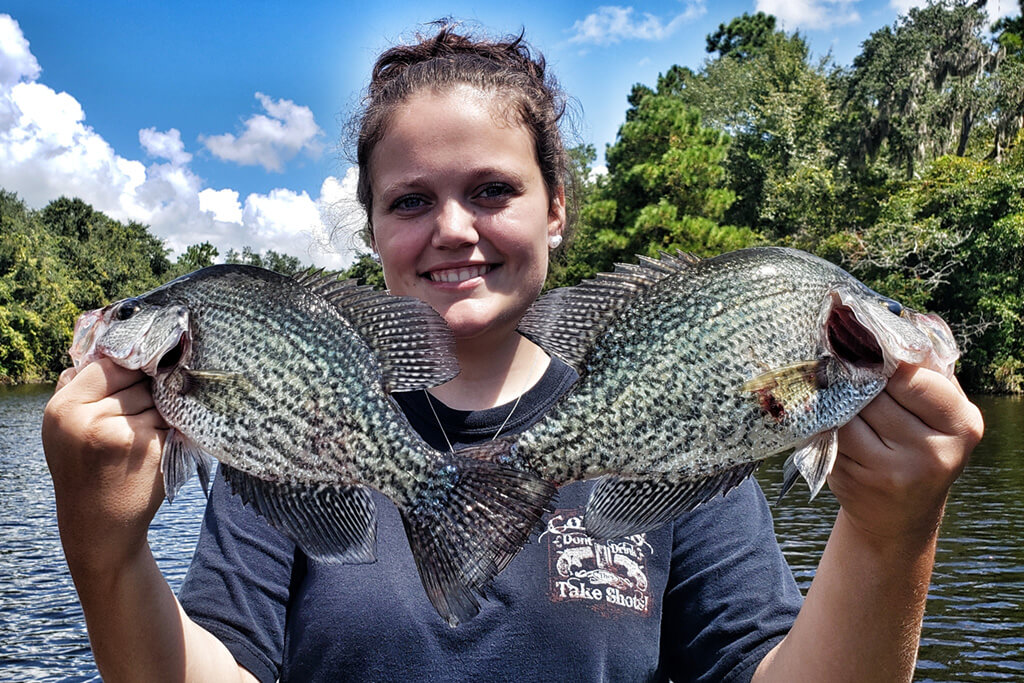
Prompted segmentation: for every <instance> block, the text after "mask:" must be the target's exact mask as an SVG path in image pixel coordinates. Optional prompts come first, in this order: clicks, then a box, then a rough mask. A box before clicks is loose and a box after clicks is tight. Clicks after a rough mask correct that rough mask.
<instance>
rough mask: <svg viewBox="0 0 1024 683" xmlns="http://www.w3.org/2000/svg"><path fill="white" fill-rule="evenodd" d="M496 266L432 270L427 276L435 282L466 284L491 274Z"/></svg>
mask: <svg viewBox="0 0 1024 683" xmlns="http://www.w3.org/2000/svg"><path fill="white" fill-rule="evenodd" d="M493 268H494V266H492V265H490V264H487V263H482V264H479V265H473V266H461V267H458V268H439V269H437V270H431V271H430V272H428V273H427V274H426V276H427V277H429V278H430V279H431V281H433V282H446V283H457V282H465V281H466V280H470V279H472V278H475V277H481V276H483V275H486V274H487V273H489V272H491V270H492V269H493Z"/></svg>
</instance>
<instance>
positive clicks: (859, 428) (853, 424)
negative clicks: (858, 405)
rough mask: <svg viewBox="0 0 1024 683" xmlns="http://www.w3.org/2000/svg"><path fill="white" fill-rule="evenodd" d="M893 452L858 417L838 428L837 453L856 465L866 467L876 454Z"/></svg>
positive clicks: (868, 425) (866, 423) (864, 421)
mask: <svg viewBox="0 0 1024 683" xmlns="http://www.w3.org/2000/svg"><path fill="white" fill-rule="evenodd" d="M892 452H895V449H893V448H892V447H891V446H890V445H889V444H888V443H886V441H885V440H884V439H883V438H882V437H881V436H879V435H878V433H877V432H876V431H875V430H874V429H873V428H872V427H871V425H870V424H869V423H868V422H867V421H866V420H864V419H863V418H861V417H860V416H859V415H858V416H856V417H854V418H853V419H852V420H850V421H849V422H847V423H846V424H845V425H843V426H842V427H840V428H839V453H840V455H844V456H846V457H847V458H848V459H850V460H852V461H853V462H855V463H856V464H858V465H861V466H864V467H868V466H869V463H868V461H869V460H874V459H876V458H877V457H878V456H877V454H878V453H892Z"/></svg>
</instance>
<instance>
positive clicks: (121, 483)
mask: <svg viewBox="0 0 1024 683" xmlns="http://www.w3.org/2000/svg"><path fill="white" fill-rule="evenodd" d="M561 111H562V97H561V94H560V92H559V91H558V89H557V87H556V86H555V84H554V81H553V80H552V79H551V77H550V75H548V74H546V73H545V69H544V62H543V60H542V59H540V58H536V59H535V58H533V57H532V56H531V54H530V51H529V49H528V47H527V46H526V45H525V44H524V43H522V42H521V41H520V40H510V41H489V40H474V39H472V38H470V37H467V36H462V35H459V34H457V33H455V32H453V31H451V30H449V29H442V30H441V31H440V32H439V33H438V34H437V35H435V36H433V37H431V38H428V39H425V40H423V41H421V42H420V43H418V44H415V45H411V46H406V47H397V48H393V49H391V50H389V51H387V52H385V53H384V54H383V55H382V56H381V58H380V59H379V60H378V63H377V65H376V67H375V69H374V73H373V80H372V83H371V85H370V88H369V95H368V98H367V105H366V108H365V111H364V112H363V116H362V119H361V124H362V125H361V129H360V136H359V141H358V161H359V167H360V187H359V195H360V199H361V200H362V202H363V204H364V205H365V207H366V209H367V214H368V216H369V218H370V221H369V223H370V229H371V235H370V237H371V242H372V244H373V247H374V249H375V250H376V252H377V253H378V254H379V255H380V259H381V264H382V266H383V268H384V274H385V277H386V280H387V284H388V287H389V288H390V290H391V291H392V292H393V293H395V294H403V295H412V296H416V297H419V298H421V299H423V300H424V301H427V302H428V303H430V304H431V305H432V306H433V307H434V308H435V309H436V310H437V311H438V312H439V313H441V315H443V316H444V317H445V319H446V320H447V322H448V324H449V325H450V326H451V328H452V329H453V330H454V332H455V335H456V338H457V353H458V358H459V364H460V366H461V369H462V370H461V373H460V374H459V375H458V377H456V378H455V379H454V380H452V381H451V382H449V383H447V384H445V385H443V386H440V387H437V388H435V389H431V390H430V392H429V393H427V392H415V393H411V394H401V395H398V396H397V397H396V398H397V400H398V402H399V404H400V405H401V407H402V409H403V410H404V411H405V413H406V414H407V416H408V417H409V419H410V421H411V423H412V424H413V426H414V427H415V428H416V429H417V430H418V431H419V432H420V433H421V434H423V436H424V438H426V439H427V440H428V441H429V442H430V443H432V444H433V445H434V446H435V447H437V448H445V449H447V448H453V449H457V448H459V447H460V446H462V445H465V444H469V443H473V442H477V441H482V440H485V439H492V438H494V437H496V436H497V435H498V434H499V433H500V434H507V433H511V432H514V431H519V430H523V429H526V428H527V427H529V426H530V425H531V424H532V423H534V422H535V421H536V420H538V419H539V417H540V416H541V415H542V414H543V413H544V412H545V411H546V410H547V409H548V408H549V407H550V406H551V405H552V404H553V403H554V402H555V401H556V400H557V399H558V397H559V396H560V395H562V394H563V393H564V392H565V391H566V390H567V389H568V388H569V386H570V385H571V384H572V382H573V381H574V380H575V378H576V375H575V373H574V371H573V370H572V369H570V368H569V367H568V366H566V365H565V364H564V363H561V362H560V361H558V360H557V359H552V358H549V357H548V356H547V354H545V353H544V351H543V350H542V349H540V348H539V347H538V346H536V345H535V344H533V343H531V342H530V341H528V340H526V339H525V338H523V337H522V336H520V335H519V334H518V333H517V332H516V326H517V323H518V321H519V319H520V318H521V316H522V315H523V313H524V312H525V311H526V309H527V308H528V307H529V306H530V304H531V303H532V302H533V300H534V299H535V298H536V297H537V295H538V294H539V292H540V290H541V285H542V283H543V281H544V277H545V273H546V270H547V263H548V255H549V250H551V249H553V248H556V247H557V246H558V244H559V242H560V241H561V237H562V234H563V232H564V230H565V228H566V210H565V193H564V177H565V152H564V149H563V148H562V143H561V140H560V137H559V132H558V120H559V116H560V113H561ZM981 433H982V422H981V417H980V414H979V412H978V411H977V409H976V408H975V407H974V406H973V405H972V404H971V403H970V402H969V401H968V400H967V399H966V397H965V396H964V395H963V393H962V392H961V391H960V390H959V387H958V386H957V385H956V383H955V382H950V381H947V380H946V379H945V378H944V377H942V376H941V375H939V374H937V373H933V372H930V371H927V370H920V369H914V368H909V367H904V368H901V369H900V370H899V371H898V372H897V373H896V375H895V376H894V377H893V378H892V380H891V381H890V383H889V385H888V388H887V389H886V391H885V393H883V394H882V395H881V396H879V397H878V398H877V399H876V400H875V401H874V402H873V403H871V404H870V405H869V406H868V407H867V408H865V409H864V411H863V412H862V413H861V415H860V416H859V417H857V418H855V419H854V420H853V421H852V422H851V423H850V424H848V425H847V426H846V427H845V428H844V429H843V430H842V431H841V443H840V457H839V459H838V462H837V463H836V466H835V470H834V472H833V473H832V475H831V477H830V479H829V484H830V487H831V489H832V491H833V492H834V493H835V495H836V496H837V498H838V499H839V501H840V503H841V504H842V508H841V510H840V512H839V516H838V518H837V519H836V523H835V527H834V529H833V531H832V535H831V537H830V539H829V542H828V546H827V548H826V550H825V553H824V556H823V557H822V560H821V564H820V565H819V568H818V571H817V574H816V576H815V579H814V581H813V583H812V585H811V588H810V590H809V592H808V595H807V596H806V599H801V597H800V595H799V592H798V591H797V589H796V586H795V583H794V581H793V577H792V575H791V573H790V571H789V569H788V567H787V566H786V564H785V561H784V559H783V557H782V554H781V552H780V550H779V548H778V545H777V543H776V541H775V537H774V533H773V530H772V526H771V518H770V515H769V512H768V508H767V505H766V503H765V500H764V496H763V494H762V493H761V491H760V489H759V488H758V487H757V484H756V483H755V482H754V481H753V480H749V481H747V482H746V483H745V484H743V485H741V486H740V487H738V488H737V489H735V490H733V491H732V492H730V493H729V494H728V495H727V496H725V497H722V498H718V499H715V500H714V501H712V502H710V503H708V504H706V505H704V506H701V507H699V508H698V509H697V510H695V511H694V512H692V513H688V514H686V515H683V516H682V517H680V518H679V519H677V520H675V521H674V522H673V523H672V524H670V525H666V526H665V527H664V528H662V529H658V530H656V531H654V532H651V533H648V534H644V535H639V536H637V537H633V538H630V539H624V540H622V541H621V542H615V543H605V544H601V543H594V542H591V541H590V539H589V538H588V537H586V535H585V534H584V533H582V531H581V529H580V519H581V512H582V507H583V505H584V503H585V501H586V497H587V493H588V492H589V490H590V486H591V485H592V484H591V483H590V482H583V483H577V484H571V485H569V486H566V487H564V488H563V489H561V490H560V492H559V496H558V499H557V501H556V503H555V507H556V508H557V509H556V510H555V512H554V513H553V514H552V515H551V516H550V518H549V519H547V520H546V525H547V526H546V529H545V530H544V532H543V533H542V534H541V536H540V538H539V539H538V540H537V541H535V542H531V543H530V544H529V545H528V546H527V547H526V548H524V550H523V551H522V552H521V553H520V554H519V555H518V556H517V557H516V559H515V560H513V562H512V563H511V564H510V565H509V567H508V568H507V569H506V570H505V571H504V572H503V573H502V574H500V575H499V576H498V577H497V579H496V580H495V582H494V585H493V587H492V588H491V589H490V599H489V600H488V601H486V602H485V603H484V605H483V609H482V611H481V612H480V614H479V615H478V616H477V617H475V618H474V619H472V620H471V621H469V622H468V623H465V624H462V625H460V626H459V627H458V628H455V629H452V628H449V627H448V626H447V624H445V623H444V622H443V621H442V620H441V619H440V618H438V616H437V614H436V613H435V612H434V610H433V608H432V607H431V606H430V604H429V602H428V601H427V599H426V596H425V595H424V593H423V590H422V588H421V586H420V585H419V579H418V577H417V574H416V571H415V568H414V565H413V561H412V557H411V555H410V552H409V549H408V546H407V545H406V542H405V540H404V535H403V533H402V529H401V523H400V521H399V519H398V516H397V513H396V512H395V510H394V508H393V507H392V506H390V505H389V504H388V503H387V501H386V499H384V498H383V497H378V500H377V501H376V502H377V507H378V510H379V511H380V520H379V528H380V531H379V534H378V538H379V548H378V556H379V559H378V561H377V562H376V563H374V564H369V565H326V564H320V563H317V562H314V561H311V560H309V559H308V558H306V557H305V556H304V555H303V554H302V552H301V551H299V550H297V549H296V547H295V546H294V544H292V543H291V542H290V541H289V540H288V539H287V538H285V537H284V536H282V535H281V534H279V533H278V532H276V531H275V530H274V529H273V528H271V527H269V526H268V525H267V524H266V523H265V522H264V521H263V520H262V519H261V518H259V517H257V516H256V515H255V514H254V513H253V512H252V511H251V510H250V509H248V508H245V507H244V506H242V505H241V503H240V501H239V499H238V498H237V497H236V496H232V495H230V493H229V492H228V491H227V489H226V486H225V484H224V483H223V481H222V480H220V479H219V478H218V479H217V481H216V482H215V484H214V488H213V493H212V495H211V500H210V503H209V506H208V509H207V514H206V518H205V520H204V523H203V530H202V534H201V537H200V541H199V547H198V549H197V552H196V555H195V558H194V560H193V565H192V568H191V570H190V572H189V575H188V577H187V578H186V580H185V584H184V586H183V588H182V591H181V594H180V596H179V597H180V602H179V600H178V599H176V598H175V596H174V595H173V594H172V592H171V590H170V588H169V587H168V585H167V582H166V581H165V580H164V578H163V577H162V576H161V575H160V572H159V570H158V568H157V565H156V563H155V562H154V560H153V557H152V555H151V553H150V550H149V546H148V544H147V540H146V532H147V528H148V525H149V523H150V521H151V520H152V518H153V515H154V514H155V512H156V510H157V508H158V507H159V505H160V502H161V500H162V485H161V479H160V469H159V459H160V451H161V446H162V442H163V439H164V436H165V434H166V426H165V425H164V424H163V422H162V420H161V419H160V417H159V415H157V413H156V412H155V410H154V408H153V403H152V399H151V397H150V395H149V390H148V385H147V381H146V378H145V377H144V376H143V375H142V374H141V373H138V372H130V371H127V370H124V369H121V368H119V367H117V366H116V365H113V364H112V363H110V362H107V361H99V362H96V363H94V364H92V365H89V366H87V367H86V368H84V369H83V370H82V371H81V372H80V373H78V374H77V376H75V375H74V374H73V373H72V372H70V371H69V372H67V373H65V375H64V376H62V378H61V381H60V383H59V385H58V389H57V392H56V394H55V396H54V398H53V400H52V401H51V402H50V404H49V405H48V407H47V410H46V415H45V418H44V426H43V440H44V445H45V448H46V455H47V461H48V463H49V465H50V469H51V472H52V475H53V481H54V488H55V491H56V497H57V512H58V521H59V524H60V531H61V538H62V540H63V543H64V548H65V553H66V555H67V560H68V565H69V567H70V568H71V572H72V575H73V577H74V580H75V585H76V588H77V590H78V593H79V596H80V599H81V601H82V605H83V608H84V610H85V614H86V620H87V623H88V627H89V635H90V639H91V642H92V646H93V651H94V653H95V656H96V661H97V664H98V666H99V668H100V671H101V673H102V674H103V676H104V678H105V679H106V680H110V681H113V680H122V679H123V680H163V679H168V680H180V679H189V680H218V681H220V680H235V679H237V680H253V679H257V680H264V681H272V680H275V679H277V678H280V679H281V680H313V679H319V680H338V679H352V680H495V679H501V680H507V679H520V680H559V681H561V680H597V679H603V680H649V679H653V680H666V679H667V678H669V677H671V678H672V680H675V681H685V680H750V679H751V677H753V679H754V680H758V681H770V680H778V681H801V680H816V681H820V680H827V681H843V680H849V681H868V680H878V681H886V682H888V681H894V680H901V679H902V680H909V679H910V677H911V676H912V673H913V666H914V658H915V652H916V647H917V643H918V639H919V636H920V622H921V617H922V614H923V609H924V602H925V597H926V592H927V587H928V582H929V577H930V572H931V568H932V563H933V560H934V552H935V543H936V538H937V533H938V526H939V521H940V519H941V517H942V511H943V505H944V502H945V498H946V494H947V491H948V489H949V487H950V485H951V484H952V482H953V481H954V480H955V478H956V477H957V476H958V474H959V473H960V471H961V470H962V468H963V467H964V465H965V464H966V461H967V458H968V454H969V453H970V451H971V450H972V448H973V447H974V445H975V444H976V443H977V441H978V440H979V439H980V437H981Z"/></svg>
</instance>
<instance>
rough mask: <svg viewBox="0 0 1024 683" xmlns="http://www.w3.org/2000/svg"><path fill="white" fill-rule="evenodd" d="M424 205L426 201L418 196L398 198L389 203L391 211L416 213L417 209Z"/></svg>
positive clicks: (410, 195) (411, 195) (408, 195)
mask: <svg viewBox="0 0 1024 683" xmlns="http://www.w3.org/2000/svg"><path fill="white" fill-rule="evenodd" d="M425 204H426V200H424V199H423V197H421V196H420V195H416V194H407V195H403V196H401V197H399V198H398V199H396V200H395V201H393V202H391V210H392V211H416V210H417V209H420V208H423V206H424V205H425Z"/></svg>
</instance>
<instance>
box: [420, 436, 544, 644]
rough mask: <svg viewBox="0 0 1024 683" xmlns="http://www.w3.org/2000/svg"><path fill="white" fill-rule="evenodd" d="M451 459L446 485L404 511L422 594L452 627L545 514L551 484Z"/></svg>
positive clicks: (492, 465)
mask: <svg viewBox="0 0 1024 683" xmlns="http://www.w3.org/2000/svg"><path fill="white" fill-rule="evenodd" d="M498 444H499V445H497V446H493V445H491V444H488V446H486V447H483V448H482V449H468V450H466V451H461V452H460V453H459V454H456V455H452V456H449V459H450V460H449V463H448V465H447V466H445V467H444V468H443V472H444V475H445V476H444V477H443V479H444V481H441V482H433V485H431V486H430V487H429V489H428V490H424V491H421V492H420V494H421V495H420V496H419V497H418V498H417V500H415V501H414V502H413V504H412V505H411V506H410V507H408V508H405V509H401V512H402V521H403V523H404V524H405V530H406V533H407V534H408V537H409V545H410V546H411V547H412V554H413V557H414V558H415V560H416V566H417V568H418V569H419V572H420V579H421V580H422V581H423V587H424V589H426V592H427V597H428V598H429V599H430V602H431V603H432V604H433V605H434V607H435V609H437V612H438V614H440V615H441V617H442V618H444V619H445V621H447V622H448V624H449V625H450V626H458V625H459V623H461V622H464V621H467V620H469V619H471V618H473V617H474V616H475V615H476V614H477V612H479V611H480V602H479V600H478V597H483V589H484V587H485V586H486V585H487V584H488V583H490V581H491V579H493V578H494V577H495V576H496V575H497V574H498V573H499V572H500V571H501V570H502V569H504V568H505V567H506V565H508V563H509V562H511V561H512V558H513V557H515V556H516V554H517V553H518V552H519V551H520V550H521V549H522V547H523V546H524V545H525V544H526V542H527V541H528V540H529V538H530V534H531V533H532V532H533V530H534V529H535V528H537V526H538V523H539V522H540V518H541V516H542V515H543V514H544V512H546V511H547V510H548V506H549V503H550V501H551V499H552V497H553V496H554V494H555V487H554V485H553V484H551V483H549V482H547V481H545V480H543V479H540V478H539V477H537V476H536V475H533V474H530V473H528V472H523V471H521V470H518V469H515V468H512V467H509V466H508V465H505V464H502V463H501V462H498V461H500V460H505V458H501V457H493V454H481V453H477V454H476V455H474V451H475V450H493V449H494V448H504V449H506V450H507V449H508V448H509V444H508V443H504V444H501V443H500V442H498Z"/></svg>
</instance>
